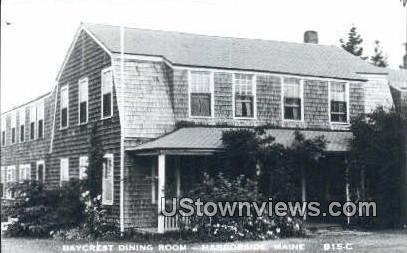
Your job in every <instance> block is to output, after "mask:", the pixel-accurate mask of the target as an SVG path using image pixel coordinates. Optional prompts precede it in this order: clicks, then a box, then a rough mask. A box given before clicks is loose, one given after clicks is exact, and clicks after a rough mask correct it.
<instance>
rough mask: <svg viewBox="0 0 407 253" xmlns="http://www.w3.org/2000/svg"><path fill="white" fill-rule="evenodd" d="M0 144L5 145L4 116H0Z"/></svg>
mask: <svg viewBox="0 0 407 253" xmlns="http://www.w3.org/2000/svg"><path fill="white" fill-rule="evenodd" d="M1 145H2V146H6V117H2V118H1Z"/></svg>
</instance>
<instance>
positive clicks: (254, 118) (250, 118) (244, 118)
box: [233, 116, 257, 120]
mask: <svg viewBox="0 0 407 253" xmlns="http://www.w3.org/2000/svg"><path fill="white" fill-rule="evenodd" d="M233 119H238V120H256V119H257V118H256V117H237V116H233Z"/></svg>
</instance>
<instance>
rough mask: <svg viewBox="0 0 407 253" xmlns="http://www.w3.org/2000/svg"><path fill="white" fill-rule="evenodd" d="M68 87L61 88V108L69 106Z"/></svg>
mask: <svg viewBox="0 0 407 253" xmlns="http://www.w3.org/2000/svg"><path fill="white" fill-rule="evenodd" d="M68 99H69V97H68V87H67V86H65V87H62V88H61V108H67V107H68Z"/></svg>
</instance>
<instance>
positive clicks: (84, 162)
mask: <svg viewBox="0 0 407 253" xmlns="http://www.w3.org/2000/svg"><path fill="white" fill-rule="evenodd" d="M88 165H89V163H88V157H87V156H81V157H79V179H80V180H83V179H86V178H87V176H88V175H87V172H86V170H87V169H88Z"/></svg>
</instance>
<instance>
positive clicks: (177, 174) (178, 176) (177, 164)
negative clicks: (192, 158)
mask: <svg viewBox="0 0 407 253" xmlns="http://www.w3.org/2000/svg"><path fill="white" fill-rule="evenodd" d="M180 170H181V168H180V161H179V157H176V158H175V183H176V194H177V195H176V197H177V199H179V198H180V197H181V171H180Z"/></svg>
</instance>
